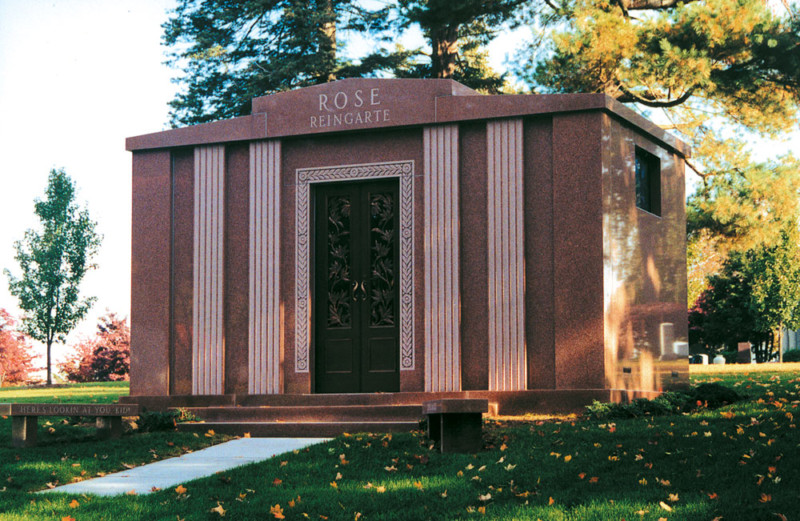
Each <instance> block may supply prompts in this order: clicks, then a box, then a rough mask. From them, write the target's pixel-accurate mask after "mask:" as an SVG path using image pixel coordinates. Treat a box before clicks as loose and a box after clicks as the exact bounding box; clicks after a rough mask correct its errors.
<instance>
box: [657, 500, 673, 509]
mask: <svg viewBox="0 0 800 521" xmlns="http://www.w3.org/2000/svg"><path fill="white" fill-rule="evenodd" d="M658 506H660V507H661V508H663V509H664V510H666V511H667V512H672V507H671V506H669V505H668V504H666V503H664V502H663V501H659V502H658Z"/></svg>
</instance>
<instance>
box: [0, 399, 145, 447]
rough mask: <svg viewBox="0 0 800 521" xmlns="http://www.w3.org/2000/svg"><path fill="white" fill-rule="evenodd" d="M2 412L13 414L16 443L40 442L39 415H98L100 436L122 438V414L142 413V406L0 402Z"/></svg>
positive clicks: (24, 445)
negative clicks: (38, 437) (38, 433)
mask: <svg viewBox="0 0 800 521" xmlns="http://www.w3.org/2000/svg"><path fill="white" fill-rule="evenodd" d="M0 415H2V416H11V441H12V443H13V444H14V446H15V447H34V446H36V428H37V424H38V419H39V416H94V417H95V418H96V426H97V438H98V439H107V438H119V437H120V435H121V434H122V417H123V416H138V415H139V406H138V405H134V404H115V403H111V404H106V403H92V404H88V403H0Z"/></svg>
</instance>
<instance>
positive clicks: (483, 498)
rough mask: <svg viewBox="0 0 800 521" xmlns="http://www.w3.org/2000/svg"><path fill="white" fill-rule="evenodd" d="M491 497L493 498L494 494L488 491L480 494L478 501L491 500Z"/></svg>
mask: <svg viewBox="0 0 800 521" xmlns="http://www.w3.org/2000/svg"><path fill="white" fill-rule="evenodd" d="M490 499H492V494H491V493H489V492H487V493H486V494H484V495H482V496H481V495H479V496H478V501H489V500H490Z"/></svg>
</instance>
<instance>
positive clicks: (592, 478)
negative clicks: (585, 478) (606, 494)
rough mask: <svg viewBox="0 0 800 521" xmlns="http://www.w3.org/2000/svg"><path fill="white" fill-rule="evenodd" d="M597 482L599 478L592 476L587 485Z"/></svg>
mask: <svg viewBox="0 0 800 521" xmlns="http://www.w3.org/2000/svg"><path fill="white" fill-rule="evenodd" d="M598 481H600V478H598V477H597V476H592V477H591V478H589V483H597V482H598Z"/></svg>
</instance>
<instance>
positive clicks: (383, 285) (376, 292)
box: [369, 193, 396, 326]
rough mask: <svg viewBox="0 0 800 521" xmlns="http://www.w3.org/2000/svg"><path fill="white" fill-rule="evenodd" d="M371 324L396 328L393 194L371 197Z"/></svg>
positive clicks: (374, 194) (372, 195)
mask: <svg viewBox="0 0 800 521" xmlns="http://www.w3.org/2000/svg"><path fill="white" fill-rule="evenodd" d="M369 204H370V256H371V258H370V261H371V262H370V265H371V266H372V273H371V275H370V280H369V289H370V291H369V294H370V296H369V301H370V324H371V325H373V326H393V325H395V321H396V319H395V309H394V300H395V299H394V296H395V291H396V285H395V266H394V253H395V252H394V244H395V241H394V235H395V229H394V213H395V208H394V200H393V197H392V194H390V193H372V194H370V201H369Z"/></svg>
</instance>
